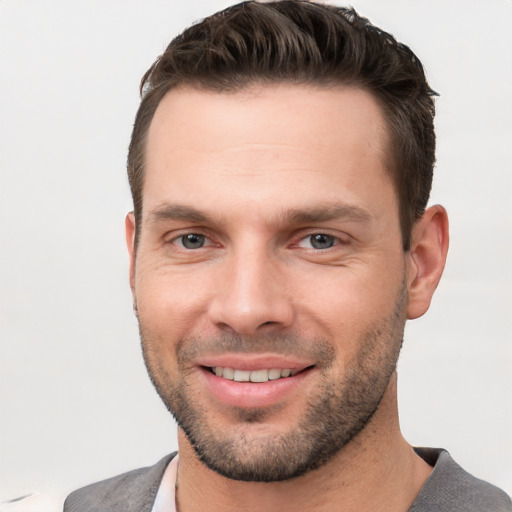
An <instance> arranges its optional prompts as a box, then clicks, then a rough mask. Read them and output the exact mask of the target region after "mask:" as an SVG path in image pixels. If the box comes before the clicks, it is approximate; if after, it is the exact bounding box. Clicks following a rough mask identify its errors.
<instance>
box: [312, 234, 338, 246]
mask: <svg viewBox="0 0 512 512" xmlns="http://www.w3.org/2000/svg"><path fill="white" fill-rule="evenodd" d="M309 241H310V243H311V247H313V248H314V249H329V248H330V247H332V246H333V245H334V244H335V243H336V238H334V237H333V236H331V235H326V234H325V233H317V234H316V235H311V236H309Z"/></svg>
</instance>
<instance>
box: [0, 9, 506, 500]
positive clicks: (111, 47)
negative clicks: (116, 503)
mask: <svg viewBox="0 0 512 512" xmlns="http://www.w3.org/2000/svg"><path fill="white" fill-rule="evenodd" d="M229 3H231V2H227V1H202V2H201V1H188V2H172V1H156V0H145V1H144V2H142V1H140V0H118V1H113V0H109V1H105V0H84V1H79V0H62V1H57V0H46V1H44V2H43V1H38V0H34V1H28V0H10V1H9V0H7V1H6V0H3V1H1V2H0V16H1V17H0V52H1V55H0V77H1V78H0V79H1V83H0V94H1V97H0V102H1V105H0V108H1V114H0V115H1V118H0V123H1V125H0V130H1V131H0V164H1V175H0V180H1V182H0V218H1V224H0V230H1V231H0V232H1V238H0V243H1V245H0V251H1V252H0V265H1V266H0V308H1V309H0V312H1V349H0V350H1V352H0V386H1V388H0V391H1V393H0V400H1V403H0V405H1V409H0V415H1V416H0V429H1V430H0V434H1V441H0V443H1V444H0V501H1V500H5V499H7V498H12V497H15V496H17V495H21V494H25V493H28V492H35V491H41V492H45V493H49V494H52V495H56V496H59V497H63V496H64V495H65V494H66V493H67V492H69V491H70V490H72V489H73V488H76V487H77V486H81V485H84V484H87V483H89V482H91V481H94V480H98V479H101V478H105V477H108V476H111V475H113V474H116V473H119V472H122V471H125V470H128V469H131V468H134V467H137V466H141V465H148V464H152V463H154V462H155V461H156V460H158V459H159V458H160V457H161V456H163V455H164V454H165V453H167V452H170V451H172V450H174V449H175V447H176V434H175V425H174V423H173V420H172V419H171V418H170V416H169V415H168V413H167V412H166V410H165V409H164V407H163V405H161V403H160V401H159V399H158V397H157V396H156V393H155V392H154V391H153V389H152V387H151V385H150V383H149V379H148V378H147V376H146V373H145V370H144V368H143V364H142V359H141V357H140V349H139V343H138V332H137V326H136V321H135V318H134V317H133V314H132V311H131V297H130V292H129V287H128V279H127V276H128V258H127V255H126V251H125V247H124V233H123V219H124V214H125V212H126V211H128V210H129V209H131V203H130V197H129V190H128V185H127V180H126V178H125V160H126V148H127V144H128V138H129V134H130V130H131V125H132V122H133V117H134V114H135V111H136V108H137V105H138V91H137V87H138V83H139V80H140V78H141V76H142V74H143V73H144V71H145V70H146V68H147V67H148V66H149V65H150V64H151V62H152V61H153V60H154V58H155V57H156V55H158V54H159V53H161V51H162V50H163V49H164V47H165V46H166V44H167V43H168V42H169V40H170V38H171V37H172V36H174V35H176V34H177V33H178V32H179V31H180V30H181V29H182V28H184V27H185V26H186V25H189V24H190V23H191V22H192V21H194V20H197V19H199V18H201V17H203V16H205V15H207V14H209V13H211V12H214V11H215V10H217V9H218V8H220V7H223V6H226V5H228V4H229ZM353 5H354V7H355V8H356V9H357V10H358V11H359V12H360V13H361V14H363V15H366V16H368V17H369V18H370V19H371V20H372V21H373V22H374V23H376V24H377V25H380V26H382V27H383V28H384V29H386V30H388V31H390V32H391V33H393V34H394V35H395V36H397V38H398V39H400V40H402V41H404V42H406V43H407V44H409V45H410V46H411V47H412V49H413V50H414V51H415V52H416V53H417V54H418V55H419V57H420V58H421V59H422V61H423V63H424V64H425V66H426V69H427V73H428V77H429V79H430V81H431V85H432V86H433V87H434V88H435V89H436V90H438V91H439V92H440V93H441V97H440V98H439V100H438V101H437V109H438V116H437V131H438V140H439V143H438V164H437V170H436V173H437V176H436V183H435V187H434V191H433V196H432V200H433V202H440V203H442V204H444V205H445V206H446V207H447V209H448V212H449V214H450V218H451V232H452V243H451V250H450V254H449V261H448V265H447V269H446V272H445V276H444V278H443V281H442V283H441V285H440V288H439V290H438V293H437V296H436V297H435V299H434V303H433V305H432V308H431V311H430V312H429V313H428V314H427V316H426V317H424V318H421V319H419V320H416V321H414V322H412V323H411V324H409V326H408V328H407V331H406V342H405V347H404V350H403V354H402V359H401V362H400V365H399V394H400V406H401V421H402V427H403V431H404V434H405V436H406V438H407V439H408V440H409V441H410V442H411V443H413V444H417V445H426V446H443V447H446V448H448V449H449V450H450V452H451V453H452V455H453V456H454V457H455V458H456V460H457V461H458V462H459V463H460V464H461V465H463V466H464V467H465V468H466V469H468V470H469V471H471V472H473V473H474V474H475V475H477V476H479V477H481V478H484V479H488V480H490V481H492V482H494V483H496V484H498V485H501V486H502V487H503V488H505V489H506V490H507V491H508V492H509V493H512V462H511V460H512V457H511V455H512V403H511V392H510V390H511V389H512V376H511V373H512V372H511V363H512V350H511V345H512V344H511V337H512V336H511V333H512V323H511V317H512V307H511V306H512V304H511V302H512V301H511V295H512V293H511V290H512V286H511V285H512V279H511V256H510V255H511V253H512V229H511V226H512V208H511V198H512V183H511V181H512V179H511V175H512V173H511V163H512V162H511V161H512V150H511V146H512V144H511V143H512V138H511V132H512V98H511V93H510V91H511V83H512V80H511V78H512V36H511V34H512V2H510V1H508V0H478V1H475V0H473V1H471V0H459V1H453V0H452V1H443V2H441V1H432V0H428V1H427V0H425V1H410V0H408V1H405V0H404V1H397V0H395V1H382V0H374V1H371V0H367V1H363V0H361V1H359V0H354V2H353Z"/></svg>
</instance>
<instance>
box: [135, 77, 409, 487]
mask: <svg viewBox="0 0 512 512" xmlns="http://www.w3.org/2000/svg"><path fill="white" fill-rule="evenodd" d="M386 145H387V136H386V130H385V125H384V120H383V116H382V113H381V111H380V107H379V106H378V104H377V102H376V101H375V100H374V99H373V97H372V96H371V95H370V94H369V93H367V92H365V91H363V90H361V89H356V88H333V89H319V88H313V87H306V86H295V85H280V86H262V87H255V88H253V89H251V90H247V91H243V92H237V93H222V94H221V93H214V92H205V91H197V90H193V89H178V90H174V91H172V92H170V93H169V94H167V96H166V97H165V98H164V99H163V100H162V102H161V104H160V105H159V107H158V109H157V111H156V114H155V117H154V119H153V122H152V125H151V127H150V130H149V135H148V142H147V153H146V177H145V184H144V194H143V216H142V221H141V232H140V240H139V246H138V248H137V254H136V258H135V257H133V256H132V259H133V261H132V271H131V283H132V287H133V290H134V296H135V300H136V304H137V309H138V318H139V322H140V330H141V336H142V343H143V350H144V356H145V360H146V364H147V366H148V370H149V373H150V375H151V378H152V380H153V383H154V384H155V386H156V388H157V390H158V392H159V394H160V396H161V397H162V399H163V401H164V402H165V404H166V405H167V407H168V408H169V409H170V410H171V412H172V413H173V414H174V415H175V417H176V418H177V420H178V424H179V426H180V427H181V428H182V429H183V430H184V432H185V433H186V435H187V438H188V440H189V441H190V443H191V444H192V445H193V446H194V448H195V450H196V453H197V455H198V457H199V458H200V459H201V460H203V462H204V463H205V464H206V465H207V466H208V467H210V468H211V469H213V470H215V471H217V472H219V473H220V474H223V475H224V476H227V477H229V478H234V479H239V480H260V481H271V480H282V479H286V478H291V477H294V476H298V475H300V474H302V473H304V472H306V471H308V470H310V469H313V468H316V467H318V466H319V465H321V464H323V463H324V462H326V461H327V460H329V459H330V458H331V457H332V456H333V455H334V454H335V453H337V452H338V451H339V450H340V449H342V447H343V446H344V445H346V444H347V443H349V442H350V440H351V439H352V438H353V437H354V436H355V435H356V434H357V433H358V432H359V431H361V430H362V429H364V427H365V426H366V425H367V423H368V422H369V421H370V420H371V418H372V415H373V413H374V412H375V410H376V409H377V408H378V406H379V403H381V400H382V398H383V397H384V396H386V393H387V394H390V393H392V392H393V391H392V390H390V389H391V387H392V386H390V385H388V384H389V380H390V377H391V376H392V374H393V372H394V369H395V364H396V360H397V357H398V353H399V350H400V345H401V340H402V335H403V327H404V323H405V316H406V314H405V309H406V305H407V289H406V285H405V282H406V281H405V270H404V269H405V255H404V253H403V251H402V242H401V234H400V226H399V218H398V203H397V197H396V194H395V190H394V187H393V184H392V182H391V179H390V177H389V175H388V172H387V170H386V169H385V165H384V162H385V161H386V154H385V153H386ZM128 235H129V238H130V239H133V224H132V223H130V222H128ZM290 372H291V375H290ZM287 375H289V376H287ZM247 380H249V382H247ZM251 381H256V382H251ZM382 403H384V402H382ZM381 407H383V405H381Z"/></svg>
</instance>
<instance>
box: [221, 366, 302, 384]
mask: <svg viewBox="0 0 512 512" xmlns="http://www.w3.org/2000/svg"><path fill="white" fill-rule="evenodd" d="M212 371H213V373H215V375H217V377H223V378H224V379H228V380H235V381H236V382H267V381H269V380H277V379H281V378H282V377H289V376H290V375H291V376H293V375H296V374H297V373H299V370H290V369H289V368H284V369H280V368H272V369H270V370H255V371H252V372H251V371H247V370H234V369H233V368H222V367H221V366H216V367H214V368H212Z"/></svg>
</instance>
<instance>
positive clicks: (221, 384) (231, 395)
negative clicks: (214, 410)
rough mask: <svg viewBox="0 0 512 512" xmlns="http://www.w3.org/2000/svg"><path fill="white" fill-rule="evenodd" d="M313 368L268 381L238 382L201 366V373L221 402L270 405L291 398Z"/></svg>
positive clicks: (249, 405)
mask: <svg viewBox="0 0 512 512" xmlns="http://www.w3.org/2000/svg"><path fill="white" fill-rule="evenodd" d="M311 372H312V369H308V370H304V371H302V372H300V373H298V374H297V375H294V376H293V377H284V378H281V379H276V380H269V381H267V382H236V381H234V380H228V379H224V378H222V377H218V376H217V375H215V374H213V373H212V372H211V371H210V370H209V369H206V368H201V374H202V376H203V378H204V381H205V383H206V387H207V388H208V390H209V391H210V393H211V394H212V395H213V396H214V397H215V398H216V399H217V400H219V401H220V402H222V403H224V404H226V405H231V406H233V407H244V408H254V407H269V406H271V405H276V404H278V403H279V402H282V401H284V400H286V399H287V398H289V397H290V396H291V395H292V394H293V393H294V392H296V391H297V388H298V386H299V385H300V384H301V383H303V382H304V379H306V378H307V377H308V376H309V374H310V373H311Z"/></svg>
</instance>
